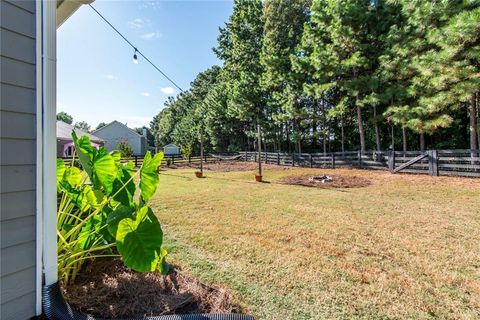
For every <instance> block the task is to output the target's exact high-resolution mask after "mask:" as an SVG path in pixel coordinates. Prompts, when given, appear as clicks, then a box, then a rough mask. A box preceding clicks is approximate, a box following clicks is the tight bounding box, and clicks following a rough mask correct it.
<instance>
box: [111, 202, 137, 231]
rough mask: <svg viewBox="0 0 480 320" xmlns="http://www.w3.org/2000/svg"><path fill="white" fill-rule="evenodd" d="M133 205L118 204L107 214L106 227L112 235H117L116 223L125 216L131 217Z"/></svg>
mask: <svg viewBox="0 0 480 320" xmlns="http://www.w3.org/2000/svg"><path fill="white" fill-rule="evenodd" d="M134 212H135V207H129V206H124V205H119V206H118V207H117V208H116V209H115V210H114V211H113V212H111V213H110V214H109V215H108V218H107V224H108V225H107V228H108V231H109V232H110V234H111V235H112V236H113V237H116V235H117V228H118V223H119V222H120V221H122V220H123V219H125V218H132V217H133V213H134Z"/></svg>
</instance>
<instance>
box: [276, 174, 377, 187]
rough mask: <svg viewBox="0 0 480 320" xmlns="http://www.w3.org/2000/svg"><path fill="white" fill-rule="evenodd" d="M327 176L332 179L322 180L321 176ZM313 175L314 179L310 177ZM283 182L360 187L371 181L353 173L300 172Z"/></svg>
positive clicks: (369, 183)
mask: <svg viewBox="0 0 480 320" xmlns="http://www.w3.org/2000/svg"><path fill="white" fill-rule="evenodd" d="M323 176H328V177H330V178H331V179H332V180H331V181H329V182H328V181H325V182H322V179H321V177H323ZM312 177H315V178H316V179H312ZM282 182H283V183H285V184H293V185H300V186H306V187H317V188H362V187H367V186H369V185H371V181H370V180H368V179H366V178H363V177H359V176H355V175H352V176H350V175H332V174H326V175H324V174H323V173H315V174H302V175H297V176H288V177H285V178H283V179H282Z"/></svg>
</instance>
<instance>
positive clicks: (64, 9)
mask: <svg viewBox="0 0 480 320" xmlns="http://www.w3.org/2000/svg"><path fill="white" fill-rule="evenodd" d="M93 1H95V0H57V28H58V27H60V26H61V25H62V23H64V22H65V21H66V20H67V19H68V18H69V17H70V16H71V15H72V14H73V13H74V12H75V11H77V10H78V8H80V7H81V6H82V4H90V3H92V2H93Z"/></svg>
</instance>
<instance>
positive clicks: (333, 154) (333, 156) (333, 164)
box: [332, 153, 335, 169]
mask: <svg viewBox="0 0 480 320" xmlns="http://www.w3.org/2000/svg"><path fill="white" fill-rule="evenodd" d="M332 169H335V153H332Z"/></svg>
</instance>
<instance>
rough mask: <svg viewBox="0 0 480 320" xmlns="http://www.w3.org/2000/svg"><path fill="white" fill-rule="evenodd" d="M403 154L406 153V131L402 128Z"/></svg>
mask: <svg viewBox="0 0 480 320" xmlns="http://www.w3.org/2000/svg"><path fill="white" fill-rule="evenodd" d="M402 141H403V152H407V129H406V128H405V127H402Z"/></svg>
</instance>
